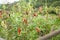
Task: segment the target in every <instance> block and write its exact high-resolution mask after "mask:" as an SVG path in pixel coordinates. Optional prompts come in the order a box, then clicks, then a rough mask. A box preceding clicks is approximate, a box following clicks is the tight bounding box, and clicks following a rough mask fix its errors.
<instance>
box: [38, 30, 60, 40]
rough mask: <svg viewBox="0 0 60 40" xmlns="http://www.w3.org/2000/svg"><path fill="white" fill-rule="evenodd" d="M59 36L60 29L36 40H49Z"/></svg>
mask: <svg viewBox="0 0 60 40" xmlns="http://www.w3.org/2000/svg"><path fill="white" fill-rule="evenodd" d="M58 34H60V29H59V30H55V31H53V32H51V33H49V34H47V35H45V36H42V37H39V38H38V39H37V40H47V39H50V38H52V37H54V36H56V35H58Z"/></svg>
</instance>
